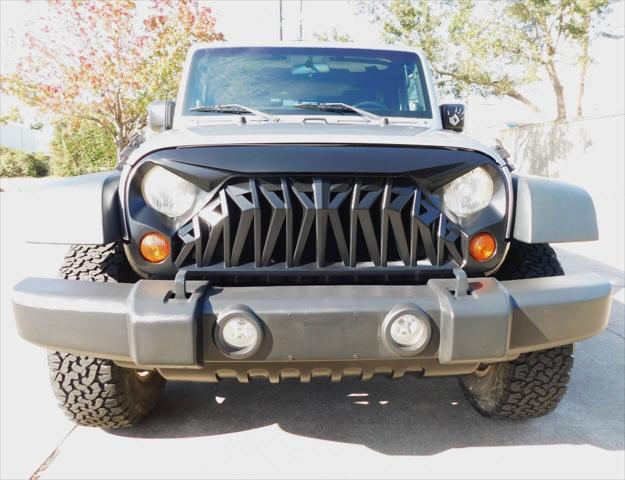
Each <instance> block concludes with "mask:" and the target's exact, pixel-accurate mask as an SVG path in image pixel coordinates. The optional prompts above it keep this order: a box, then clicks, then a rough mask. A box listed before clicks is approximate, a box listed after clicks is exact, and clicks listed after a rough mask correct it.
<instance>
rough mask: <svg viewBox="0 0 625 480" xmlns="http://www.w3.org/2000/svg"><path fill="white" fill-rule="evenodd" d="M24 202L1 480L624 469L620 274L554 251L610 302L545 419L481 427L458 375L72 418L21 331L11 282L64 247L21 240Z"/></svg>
mask: <svg viewBox="0 0 625 480" xmlns="http://www.w3.org/2000/svg"><path fill="white" fill-rule="evenodd" d="M20 205H21V197H20V194H16V193H2V194H0V208H1V210H0V213H1V215H0V218H1V222H2V223H1V225H0V230H1V235H2V236H1V257H0V265H1V290H0V294H1V320H2V321H1V322H0V325H1V360H2V363H1V377H0V378H1V382H2V388H1V400H2V403H1V425H2V426H1V440H2V442H1V454H2V461H1V471H0V477H1V478H13V477H15V478H24V477H28V476H29V475H32V474H33V473H34V472H36V471H38V475H40V477H41V478H86V477H89V478H111V477H120V478H139V477H141V478H144V477H150V478H171V477H174V476H183V477H185V478H194V477H205V476H208V475H212V476H215V477H220V478H225V477H251V476H254V477H271V478H276V477H287V478H293V477H301V478H306V477H315V478H319V477H333V476H340V477H344V478H347V477H358V478H368V477H371V478H380V477H394V478H398V477H420V476H421V477H422V476H427V477H435V476H439V477H450V476H463V477H474V478H501V477H502V476H506V477H517V478H524V477H527V476H530V475H537V476H540V477H541V478H546V477H562V478H576V477H577V478H589V477H591V476H597V477H601V478H607V477H613V478H623V476H624V474H625V472H624V463H625V456H624V451H623V450H624V435H625V432H624V423H625V401H624V396H625V395H624V394H625V386H624V379H625V369H624V355H625V350H624V343H625V342H624V340H623V338H624V316H625V314H624V310H625V308H624V305H623V303H624V298H623V285H624V272H623V271H622V270H619V269H615V268H611V267H609V266H606V265H605V264H603V263H599V262H596V261H593V260H590V259H588V258H585V257H583V256H579V255H576V254H572V253H569V252H567V251H565V250H559V255H560V257H561V259H562V261H563V264H564V266H565V269H566V270H567V272H569V273H571V272H583V271H595V272H598V273H602V274H604V275H606V276H608V277H609V278H610V279H611V280H612V282H613V284H614V285H615V288H614V302H613V309H612V317H611V319H610V325H609V327H608V330H607V331H605V332H604V333H602V334H601V335H600V336H598V337H596V338H594V339H591V340H589V341H586V342H583V343H581V344H579V345H578V348H577V351H576V358H575V362H576V363H575V368H574V374H573V379H572V381H571V384H570V388H569V393H568V394H567V396H566V397H565V399H564V401H563V402H562V404H561V406H560V407H559V408H558V409H557V410H556V412H554V413H553V414H551V415H549V416H548V417H545V418H543V419H538V420H532V421H527V422H516V423H514V422H513V423H510V422H500V421H493V420H488V419H484V418H482V417H480V416H479V415H478V414H476V413H475V412H474V411H473V410H472V409H471V408H470V406H469V405H468V404H467V402H466V400H465V399H464V398H463V396H462V394H461V392H460V389H459V388H458V385H457V382H456V380H455V379H453V378H446V379H427V380H417V379H414V378H406V379H402V380H397V381H390V380H385V379H377V378H376V379H374V380H372V381H370V382H367V383H360V382H357V381H346V382H344V383H339V384H322V383H317V384H309V385H299V384H291V383H285V384H280V385H268V384H255V385H248V386H243V385H238V384H235V383H222V384H219V385H208V384H185V383H169V384H168V385H167V388H166V391H165V395H164V398H163V401H162V402H161V403H160V405H159V407H158V409H157V411H156V412H155V414H154V415H153V416H152V417H151V418H150V419H149V420H148V421H146V422H145V423H144V424H142V425H141V426H139V427H136V428H133V429H128V430H121V431H103V430H98V429H89V428H84V427H74V426H73V425H72V424H71V423H70V422H68V421H67V420H65V418H64V417H63V415H62V414H61V413H60V411H59V410H57V408H56V406H55V402H54V398H53V396H52V393H51V391H50V388H49V385H48V379H47V368H46V364H45V352H43V351H42V350H41V349H39V348H36V347H34V346H31V345H29V344H27V343H26V342H24V341H22V340H21V339H20V338H19V337H18V336H17V333H16V331H15V326H14V322H13V318H12V313H11V309H10V303H9V291H10V289H11V287H12V286H13V284H15V283H16V282H17V281H18V280H19V279H20V278H22V277H24V276H27V275H43V276H54V274H55V270H56V267H57V265H58V264H59V262H60V260H61V258H62V256H63V253H64V250H65V248H64V247H58V246H36V245H26V244H24V243H23V241H22V228H23V225H24V220H23V219H21V217H20V213H21V212H20ZM616 248H619V247H618V242H617V245H616ZM620 248H621V249H622V248H623V245H622V242H621V243H620Z"/></svg>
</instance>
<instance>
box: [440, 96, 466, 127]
mask: <svg viewBox="0 0 625 480" xmlns="http://www.w3.org/2000/svg"><path fill="white" fill-rule="evenodd" d="M441 121H442V122H443V128H444V129H445V130H453V131H454V132H462V131H463V130H464V105H463V104H461V103H447V104H445V105H441Z"/></svg>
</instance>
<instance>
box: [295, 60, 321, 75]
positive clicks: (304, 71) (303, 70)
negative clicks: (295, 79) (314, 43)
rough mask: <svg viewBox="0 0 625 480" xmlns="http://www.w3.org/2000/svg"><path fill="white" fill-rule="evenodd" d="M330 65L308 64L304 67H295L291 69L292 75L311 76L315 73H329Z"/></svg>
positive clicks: (303, 65)
mask: <svg viewBox="0 0 625 480" xmlns="http://www.w3.org/2000/svg"><path fill="white" fill-rule="evenodd" d="M329 71H330V65H328V64H327V63H312V62H306V63H305V64H302V65H295V66H294V67H293V68H291V75H310V74H314V73H328V72H329Z"/></svg>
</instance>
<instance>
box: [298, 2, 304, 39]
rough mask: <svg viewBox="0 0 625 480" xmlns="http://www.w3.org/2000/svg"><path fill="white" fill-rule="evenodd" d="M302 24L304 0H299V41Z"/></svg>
mask: <svg viewBox="0 0 625 480" xmlns="http://www.w3.org/2000/svg"><path fill="white" fill-rule="evenodd" d="M303 25H304V0H299V41H300V42H301V41H302V29H303Z"/></svg>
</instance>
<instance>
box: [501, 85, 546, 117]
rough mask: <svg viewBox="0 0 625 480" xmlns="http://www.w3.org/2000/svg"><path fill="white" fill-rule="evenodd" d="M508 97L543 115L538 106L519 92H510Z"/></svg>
mask: <svg viewBox="0 0 625 480" xmlns="http://www.w3.org/2000/svg"><path fill="white" fill-rule="evenodd" d="M508 96H509V97H510V98H514V99H515V100H518V101H519V102H521V103H523V104H524V105H527V106H528V107H530V108H531V109H532V110H533V111H534V112H536V113H541V109H540V108H538V106H536V104H535V103H533V102H532V101H531V100H530V99H528V98H527V97H526V96H524V95H522V94H521V93H519V92H517V91H516V90H513V91H511V92H508Z"/></svg>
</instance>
